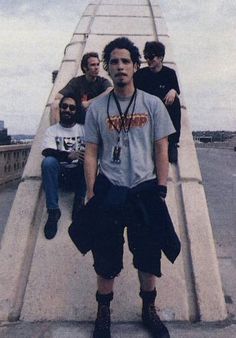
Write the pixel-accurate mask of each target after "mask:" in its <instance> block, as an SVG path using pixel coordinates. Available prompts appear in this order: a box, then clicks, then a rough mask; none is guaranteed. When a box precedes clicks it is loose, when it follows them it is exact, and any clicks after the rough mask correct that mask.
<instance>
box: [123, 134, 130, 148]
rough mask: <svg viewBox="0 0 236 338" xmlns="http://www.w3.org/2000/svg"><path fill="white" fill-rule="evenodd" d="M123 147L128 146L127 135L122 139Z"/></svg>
mask: <svg viewBox="0 0 236 338" xmlns="http://www.w3.org/2000/svg"><path fill="white" fill-rule="evenodd" d="M123 145H124V146H125V147H128V146H129V137H128V134H125V135H124V137H123Z"/></svg>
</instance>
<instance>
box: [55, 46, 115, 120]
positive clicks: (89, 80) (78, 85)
mask: <svg viewBox="0 0 236 338" xmlns="http://www.w3.org/2000/svg"><path fill="white" fill-rule="evenodd" d="M99 68H100V60H99V56H98V54H97V53H96V52H90V53H86V54H84V56H83V57H82V60H81V70H82V72H83V75H81V76H77V77H74V78H72V79H71V80H70V81H69V82H68V83H67V85H66V86H65V87H64V88H62V89H61V90H60V91H59V93H58V94H57V95H56V97H55V100H54V102H53V103H52V105H51V124H54V123H56V122H58V118H59V116H58V115H59V112H58V102H59V100H60V99H61V98H62V97H63V96H67V95H68V94H69V93H72V94H73V95H74V96H75V97H76V98H77V100H78V103H79V105H80V106H81V108H80V110H81V114H80V116H79V121H78V122H79V123H84V119H85V113H86V110H87V108H88V107H89V105H90V104H91V102H92V101H93V99H94V98H95V97H97V96H100V95H105V94H106V93H108V92H109V91H110V90H111V89H112V85H111V83H110V81H109V80H107V79H105V78H104V77H101V76H99V75H98V74H99Z"/></svg>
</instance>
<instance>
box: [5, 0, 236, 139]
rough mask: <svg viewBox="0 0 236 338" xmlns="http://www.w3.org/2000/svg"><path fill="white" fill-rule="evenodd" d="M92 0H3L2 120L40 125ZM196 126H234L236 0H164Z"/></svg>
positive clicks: (29, 127) (17, 129)
mask: <svg viewBox="0 0 236 338" xmlns="http://www.w3.org/2000/svg"><path fill="white" fill-rule="evenodd" d="M88 2H89V1H87V0H70V1H68V0H58V1H55V0H53V1H52V0H51V1H50V0H0V27H1V29H0V41H1V48H0V61H1V62H0V76H1V84H0V92H1V96H0V120H4V121H5V127H7V128H8V131H9V133H10V134H16V133H30V134H33V133H35V132H36V130H37V127H38V124H39V120H40V118H41V115H42V112H43V109H44V106H45V104H46V101H47V99H48V96H49V92H50V90H51V87H52V84H51V72H52V71H53V70H55V69H58V68H59V66H60V63H61V60H62V57H63V51H64V47H65V45H66V44H67V43H68V42H69V41H70V39H71V36H72V34H73V32H74V30H75V27H76V25H77V23H78V20H79V16H80V15H81V14H82V13H83V11H84V9H85V7H86V5H87V3H88ZM159 3H160V6H161V9H162V12H163V14H164V17H165V19H166V22H167V26H168V31H169V35H170V37H171V42H172V46H173V49H174V54H175V61H176V63H177V67H178V70H179V75H180V82H181V85H182V89H183V94H184V98H185V102H186V104H187V108H188V111H189V116H190V120H191V125H192V129H193V130H203V129H204V130H206V129H210V130H217V129H219V130H222V129H225V130H236V95H235V90H236V62H235V60H236V33H235V32H236V1H235V0H207V1H205V0H204V1H203V0H160V1H159Z"/></svg>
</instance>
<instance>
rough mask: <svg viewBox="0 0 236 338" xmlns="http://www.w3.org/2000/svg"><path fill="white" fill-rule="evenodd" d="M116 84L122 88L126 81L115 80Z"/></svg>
mask: <svg viewBox="0 0 236 338" xmlns="http://www.w3.org/2000/svg"><path fill="white" fill-rule="evenodd" d="M116 85H117V87H119V88H124V87H125V85H126V83H124V82H122V81H120V82H117V83H116Z"/></svg>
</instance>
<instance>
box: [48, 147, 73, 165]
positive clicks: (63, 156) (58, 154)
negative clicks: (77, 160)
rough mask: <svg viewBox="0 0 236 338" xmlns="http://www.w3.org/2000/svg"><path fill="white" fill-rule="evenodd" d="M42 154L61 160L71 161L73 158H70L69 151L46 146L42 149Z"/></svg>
mask: <svg viewBox="0 0 236 338" xmlns="http://www.w3.org/2000/svg"><path fill="white" fill-rule="evenodd" d="M42 155H43V156H45V157H47V156H52V157H55V158H56V159H57V160H58V161H59V162H71V161H72V160H71V159H70V158H69V156H68V155H69V153H68V152H67V151H61V150H57V149H52V148H45V149H43V151H42Z"/></svg>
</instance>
